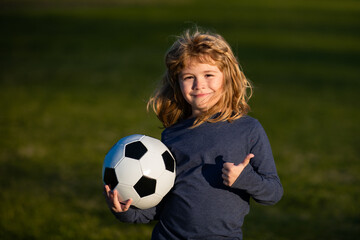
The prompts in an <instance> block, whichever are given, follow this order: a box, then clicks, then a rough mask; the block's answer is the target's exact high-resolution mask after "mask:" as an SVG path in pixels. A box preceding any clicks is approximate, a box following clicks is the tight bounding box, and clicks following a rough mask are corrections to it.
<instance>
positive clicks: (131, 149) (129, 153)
mask: <svg viewBox="0 0 360 240" xmlns="http://www.w3.org/2000/svg"><path fill="white" fill-rule="evenodd" d="M146 152H147V148H146V147H145V146H144V144H142V143H141V142H140V141H136V142H133V143H130V144H128V145H126V147H125V157H128V158H133V159H136V160H139V159H140V158H141V157H142V156H144V154H145V153H146Z"/></svg>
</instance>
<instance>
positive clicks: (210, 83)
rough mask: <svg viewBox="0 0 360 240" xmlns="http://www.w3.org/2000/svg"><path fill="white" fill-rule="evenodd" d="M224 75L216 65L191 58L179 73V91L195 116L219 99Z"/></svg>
mask: <svg viewBox="0 0 360 240" xmlns="http://www.w3.org/2000/svg"><path fill="white" fill-rule="evenodd" d="M223 82H224V75H223V73H222V72H221V71H220V69H219V68H218V67H217V66H216V65H210V64H206V63H200V62H198V61H197V60H192V61H190V62H189V63H188V64H186V67H185V68H184V69H183V70H182V71H181V72H180V74H179V84H180V88H181V92H182V94H183V96H184V98H185V100H186V102H188V103H189V104H190V106H191V109H192V116H193V117H197V116H199V115H200V114H201V113H203V112H206V111H207V110H208V109H210V108H211V107H212V106H214V105H215V104H216V103H217V102H218V101H219V99H220V96H221V93H222V89H223V88H222V87H223Z"/></svg>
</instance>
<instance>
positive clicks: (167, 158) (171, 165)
mask: <svg viewBox="0 0 360 240" xmlns="http://www.w3.org/2000/svg"><path fill="white" fill-rule="evenodd" d="M161 156H162V158H163V159H164V163H165V168H166V170H168V171H170V172H174V171H175V160H174V158H173V157H172V156H171V155H170V153H169V152H168V151H165V152H164V153H163V154H162V155H161Z"/></svg>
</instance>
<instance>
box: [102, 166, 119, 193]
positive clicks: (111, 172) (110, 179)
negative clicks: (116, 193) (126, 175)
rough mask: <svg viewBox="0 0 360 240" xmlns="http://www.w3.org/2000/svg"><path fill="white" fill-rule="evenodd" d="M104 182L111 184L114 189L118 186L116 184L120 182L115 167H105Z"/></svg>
mask: <svg viewBox="0 0 360 240" xmlns="http://www.w3.org/2000/svg"><path fill="white" fill-rule="evenodd" d="M104 182H105V184H106V185H109V186H110V189H111V190H113V189H114V188H115V187H116V185H118V183H119V182H118V180H117V177H116V173H115V169H113V168H105V173H104Z"/></svg>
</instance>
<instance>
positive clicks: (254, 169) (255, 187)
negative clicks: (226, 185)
mask: <svg viewBox="0 0 360 240" xmlns="http://www.w3.org/2000/svg"><path fill="white" fill-rule="evenodd" d="M249 146H250V153H253V154H254V155H255V156H254V157H253V158H252V159H251V160H250V164H248V165H247V166H246V167H245V168H244V170H243V171H242V173H241V174H240V176H239V177H238V178H237V179H236V181H235V182H234V184H233V185H232V186H231V187H232V188H237V189H242V190H245V191H246V192H247V193H248V194H249V195H250V196H251V197H252V198H253V199H254V200H255V201H256V202H258V203H261V204H264V205H272V204H275V203H277V202H278V201H279V200H280V199H281V197H282V195H283V187H282V185H281V182H280V179H279V176H278V174H277V171H276V166H275V161H274V158H273V154H272V150H271V146H270V142H269V140H268V137H267V135H266V133H265V131H264V129H263V127H262V126H261V124H260V123H259V122H256V125H255V127H254V128H253V130H252V131H251V133H250V138H249Z"/></svg>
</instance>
